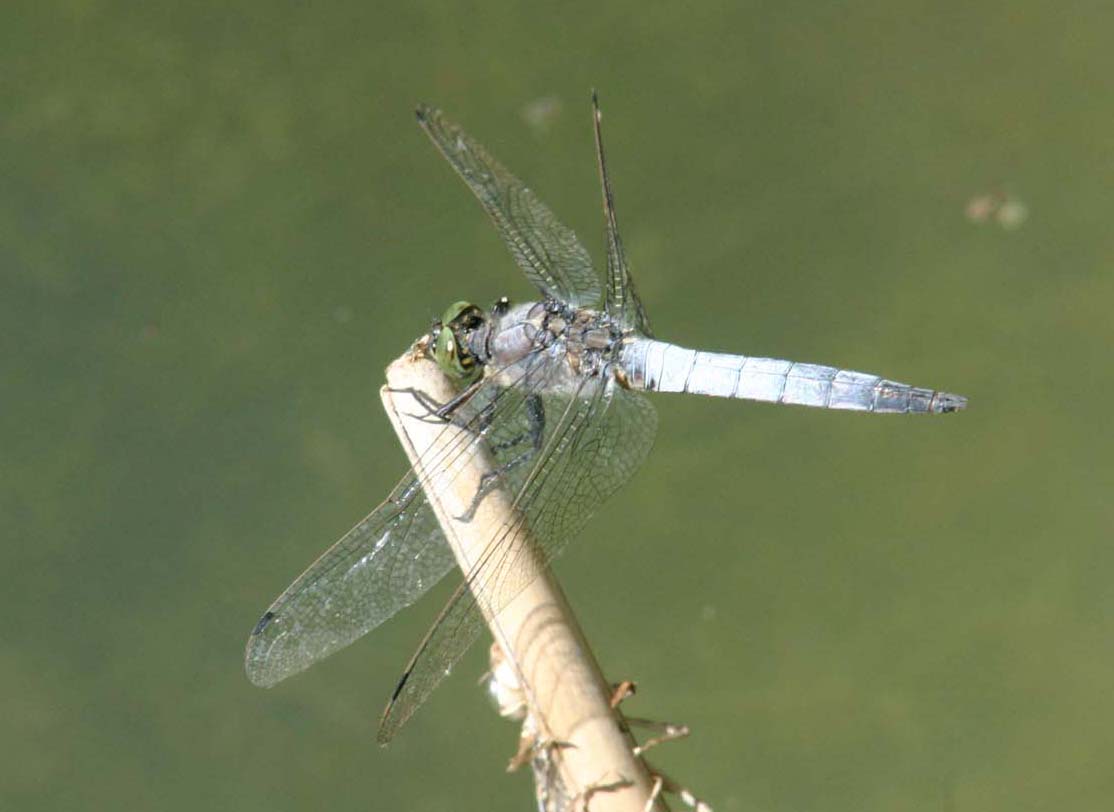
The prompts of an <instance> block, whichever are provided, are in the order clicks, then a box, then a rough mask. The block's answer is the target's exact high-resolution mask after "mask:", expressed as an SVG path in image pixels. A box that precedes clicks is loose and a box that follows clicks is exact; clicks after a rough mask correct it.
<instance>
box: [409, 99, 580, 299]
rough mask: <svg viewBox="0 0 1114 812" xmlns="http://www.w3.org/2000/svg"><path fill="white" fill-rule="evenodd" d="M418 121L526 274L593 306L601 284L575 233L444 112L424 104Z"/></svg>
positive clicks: (546, 288)
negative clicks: (470, 191) (445, 115)
mask: <svg viewBox="0 0 1114 812" xmlns="http://www.w3.org/2000/svg"><path fill="white" fill-rule="evenodd" d="M417 116H418V123H420V124H421V126H422V129H424V130H425V131H426V134H427V135H428V136H429V137H430V139H432V141H433V143H434V144H435V145H436V146H437V149H439V150H440V151H441V154H442V155H444V156H445V158H446V159H448V161H449V163H450V164H452V167H453V169H455V170H456V171H457V174H459V175H460V177H461V178H463V179H464V182H465V183H467V184H468V188H470V189H471V190H472V192H473V193H474V194H475V195H476V197H477V198H478V199H479V201H480V204H481V205H482V206H483V207H484V209H485V210H486V211H487V213H488V214H489V215H490V216H491V219H492V220H493V221H494V223H495V228H496V229H497V230H498V232H499V236H500V237H502V238H503V242H505V243H506V244H507V248H509V249H510V252H511V255H512V256H513V257H514V260H515V262H517V263H518V266H519V267H520V268H522V270H523V271H524V272H525V273H526V276H527V277H528V278H529V279H530V281H531V282H533V283H534V285H536V286H537V287H538V288H539V289H540V290H541V291H542V293H544V294H545V295H546V296H549V297H552V298H555V299H559V300H561V301H563V302H567V303H568V304H571V305H574V306H576V307H593V306H595V305H596V304H598V302H599V299H600V284H599V279H598V278H597V276H596V272H595V270H594V269H593V268H592V259H591V257H590V256H588V252H587V251H585V250H584V246H582V245H581V244H580V242H579V241H578V240H577V239H576V235H575V234H574V233H573V232H572V230H571V229H569V228H567V227H566V226H564V225H562V224H561V222H560V221H558V219H557V218H556V217H555V216H554V214H553V212H551V211H550V210H549V208H548V207H547V206H546V205H545V204H544V203H542V202H541V201H540V200H538V198H537V196H536V195H534V193H533V192H531V191H530V190H529V189H528V188H526V186H524V185H523V183H522V181H520V180H519V179H518V178H516V177H515V176H514V175H512V174H511V173H510V172H508V171H507V170H506V169H505V168H504V167H503V166H502V165H501V164H500V163H499V162H498V161H496V160H495V159H494V158H492V157H491V155H490V154H488V152H487V150H485V149H484V148H483V147H482V146H480V145H479V144H478V143H476V142H475V141H474V140H472V138H471V137H469V136H468V134H467V133H465V132H464V130H462V129H461V128H460V127H459V126H457V125H456V124H453V123H451V122H449V121H448V120H446V119H445V117H444V116H443V115H442V114H441V111H440V110H435V109H433V108H431V107H427V106H425V105H421V106H419V107H418V110H417Z"/></svg>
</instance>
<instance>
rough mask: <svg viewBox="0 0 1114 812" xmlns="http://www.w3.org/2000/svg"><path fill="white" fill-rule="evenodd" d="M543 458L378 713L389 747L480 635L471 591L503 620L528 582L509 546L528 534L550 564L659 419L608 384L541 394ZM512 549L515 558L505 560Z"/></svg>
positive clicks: (518, 478)
mask: <svg viewBox="0 0 1114 812" xmlns="http://www.w3.org/2000/svg"><path fill="white" fill-rule="evenodd" d="M544 402H545V412H546V415H547V424H546V429H545V439H544V444H543V451H542V452H541V453H540V454H539V455H538V457H537V458H536V459H535V460H534V463H533V465H532V466H530V468H529V470H528V471H525V472H521V473H517V474H516V475H514V476H512V477H511V479H512V480H513V481H512V482H508V483H507V484H508V485H509V486H511V487H512V488H513V490H512V491H511V492H512V493H514V494H515V505H516V508H517V510H516V511H515V513H514V515H513V516H512V517H511V518H510V519H509V520H508V521H507V522H506V523H505V524H504V525H503V526H502V527H501V528H500V529H499V530H498V531H497V532H496V534H495V535H494V537H493V538H492V539H491V541H490V542H488V544H487V546H486V548H485V551H484V553H483V554H482V555H481V557H480V560H479V561H478V563H477V564H476V566H475V568H474V569H473V571H472V572H471V573H469V575H468V576H467V578H466V579H465V582H464V583H462V584H461V585H460V587H459V588H458V589H457V591H456V592H455V593H454V595H453V597H452V598H451V599H450V601H449V603H448V604H447V605H446V606H445V608H444V610H443V611H442V613H441V615H440V616H439V617H438V619H437V621H436V622H435V623H434V625H433V627H432V628H431V629H430V631H429V633H428V634H427V635H426V637H425V639H424V640H423V641H422V643H421V645H420V646H419V648H418V651H417V652H416V653H415V655H414V657H413V659H412V660H411V662H410V665H409V666H408V667H407V669H406V671H405V672H404V674H403V676H402V679H401V680H400V681H399V684H398V687H397V688H396V690H395V694H394V696H393V697H392V698H391V702H390V704H388V706H387V709H386V710H385V711H384V714H383V719H382V722H381V724H380V728H379V741H380V742H382V743H385V742H387V741H389V740H390V739H391V738H392V737H393V736H394V735H395V733H397V732H398V730H399V728H400V727H401V726H402V725H403V723H405V722H406V720H407V719H409V718H410V716H411V715H412V714H413V713H414V711H415V710H416V709H417V708H418V706H420V705H421V703H422V702H424V701H425V699H426V698H427V697H428V696H429V694H430V693H431V692H432V691H433V689H434V688H435V687H436V686H437V684H438V683H439V682H440V681H441V679H442V678H443V677H444V676H445V675H446V674H447V673H448V671H449V670H450V669H451V668H452V666H453V664H454V663H455V662H456V661H457V660H458V659H459V658H460V657H461V655H463V653H464V652H465V651H466V650H467V648H468V646H470V645H471V644H472V642H473V641H474V640H475V639H476V637H477V636H478V635H479V633H480V631H481V630H482V628H483V616H482V613H481V612H480V609H479V606H478V605H477V603H476V600H475V598H474V597H473V591H472V590H473V589H478V591H480V592H481V594H485V595H489V596H490V601H491V606H490V610H491V611H499V609H501V608H502V607H503V606H505V605H506V604H507V602H508V601H510V600H511V599H512V598H514V596H515V595H517V594H518V593H519V592H520V591H521V590H522V589H523V588H524V587H525V586H526V585H527V583H528V581H527V580H525V578H524V574H525V573H529V572H533V571H535V570H533V569H532V567H530V568H528V567H523V566H521V565H522V564H523V563H524V562H522V561H520V560H519V559H518V558H517V555H529V554H530V553H527V552H524V551H523V545H519V544H514V543H513V542H515V541H517V540H519V539H520V538H522V537H524V536H525V534H532V538H533V541H534V543H535V545H536V546H535V551H536V552H535V553H534V554H535V555H539V556H540V557H541V559H542V561H543V563H546V564H548V562H550V561H551V560H552V559H553V558H554V557H555V556H557V555H558V554H560V552H561V551H562V550H563V549H564V547H565V544H566V543H567V542H568V540H569V539H570V538H571V537H573V536H575V535H576V534H577V533H578V532H579V531H580V530H581V528H582V527H583V526H584V524H585V522H587V520H588V518H589V517H590V516H591V515H592V513H593V512H594V511H595V510H596V509H597V508H598V507H599V506H600V504H602V503H603V501H604V500H605V499H607V498H608V497H609V496H610V495H611V494H613V493H614V492H615V491H616V490H617V489H618V488H619V487H620V486H621V485H622V484H623V483H625V482H626V481H627V480H628V479H629V478H630V477H631V475H632V474H633V473H634V471H635V470H636V469H637V468H638V466H639V465H640V464H641V463H642V461H643V460H644V459H645V457H646V454H647V452H648V451H649V450H650V446H651V445H652V444H653V437H654V432H655V430H656V427H657V416H656V414H655V412H654V408H653V406H652V405H651V404H650V402H649V401H648V400H646V399H645V398H644V397H642V396H641V395H639V394H637V393H635V392H631V391H629V390H626V389H623V388H622V387H620V386H618V385H617V384H616V383H615V381H614V380H613V379H611V378H610V377H608V378H607V379H606V380H605V381H601V380H600V379H598V378H593V379H586V380H584V381H583V382H582V383H581V386H580V389H579V391H577V392H576V393H574V394H572V395H552V394H549V395H546V396H545V398H544ZM510 549H514V550H518V551H519V552H518V553H514V554H512V553H508V552H507V551H508V550H510Z"/></svg>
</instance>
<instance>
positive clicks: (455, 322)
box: [433, 302, 486, 384]
mask: <svg viewBox="0 0 1114 812" xmlns="http://www.w3.org/2000/svg"><path fill="white" fill-rule="evenodd" d="M485 321H486V318H485V316H484V312H483V311H482V310H480V308H478V307H476V306H475V305H474V304H472V303H471V302H454V303H453V304H452V305H450V306H449V307H448V308H447V309H446V310H445V313H444V315H443V316H441V329H440V330H439V331H438V333H437V342H436V345H435V346H434V350H433V359H434V360H435V361H436V362H437V365H438V366H440V367H441V371H442V372H444V373H445V374H446V375H448V376H449V377H450V378H454V379H456V380H458V381H460V382H461V383H464V384H469V383H471V382H472V381H474V380H475V379H476V378H477V377H479V375H480V374H481V373H482V372H483V365H482V364H481V363H480V361H479V359H478V358H476V356H475V355H474V354H473V353H472V351H471V349H469V344H468V333H469V332H470V331H472V330H475V329H476V328H478V327H481V326H483V324H484V322H485Z"/></svg>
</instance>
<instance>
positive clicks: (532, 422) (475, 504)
mask: <svg viewBox="0 0 1114 812" xmlns="http://www.w3.org/2000/svg"><path fill="white" fill-rule="evenodd" d="M526 416H527V420H528V421H529V425H528V428H527V431H525V432H523V433H522V434H519V435H517V436H515V437H511V438H508V439H506V440H502V441H500V442H498V443H492V444H491V450H492V451H493V452H495V453H499V452H501V451H507V450H509V449H511V448H514V447H515V446H517V445H521V444H522V443H523V442H524V441H527V440H528V441H529V442H530V446H529V448H527V449H526V450H525V451H523V452H522V453H521V454H519V455H518V456H516V457H514V458H513V459H510V460H508V461H507V462H504V463H503V464H501V465H500V466H499V467H498V468H496V469H495V470H494V471H488V472H487V473H485V474H484V475H483V476H482V477H480V485H479V487H478V488H476V493H475V494H474V495H473V496H472V501H471V502H470V503H469V505H468V509H467V510H465V511H464V513H462V514H461V515H460V516H457V517H456V519H457V521H461V522H470V521H472V519H473V517H475V515H476V510H477V509H478V508H479V506H480V503H481V502H483V500H484V497H485V496H487V495H488V494H489V493H491V492H492V491H493V490H494V489H495V488H496V487H498V485H499V482H500V480H501V479H502V477H503V475H504V474H506V473H507V472H509V471H513V470H514V469H515V468H517V467H518V466H520V465H522V464H523V463H525V462H529V461H530V460H532V459H533V458H534V456H535V455H536V454H537V453H538V452H539V451H541V447H542V440H543V438H544V436H545V406H544V405H543V404H542V399H541V397H540V396H539V395H528V396H527V398H526Z"/></svg>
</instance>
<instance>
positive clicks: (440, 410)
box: [387, 379, 483, 423]
mask: <svg viewBox="0 0 1114 812" xmlns="http://www.w3.org/2000/svg"><path fill="white" fill-rule="evenodd" d="M482 383H483V380H482V379H481V380H478V381H474V382H472V383H470V384H469V385H468V386H467V387H465V388H464V389H463V390H461V391H460V393H459V394H457V395H454V396H453V398H452V399H451V400H449V401H447V402H445V403H441V402H440V401H438V400H435V399H434V398H431V397H430V396H429V395H428V394H426V393H425V392H423V391H422V390H420V389H415V388H414V387H412V386H407V387H404V388H402V389H394V388H388V389H387V391H388V392H390V393H391V394H395V393H401V394H404V395H409V396H410V397H412V398H414V400H416V401H417V402H418V405H419V406H421V407H422V408H423V409H425V414H407V415H406V416H407V417H412V418H414V419H416V420H424V421H431V422H436V423H444V422H445V421H447V420H449V419H450V418H451V417H452V416H453V414H454V413H455V412H456V411H457V410H458V409H459V408H460V407H461V406H463V405H464V404H465V403H467V402H468V401H469V400H471V399H472V397H473V395H475V394H476V392H478V391H479V390H480V386H481V385H482Z"/></svg>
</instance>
